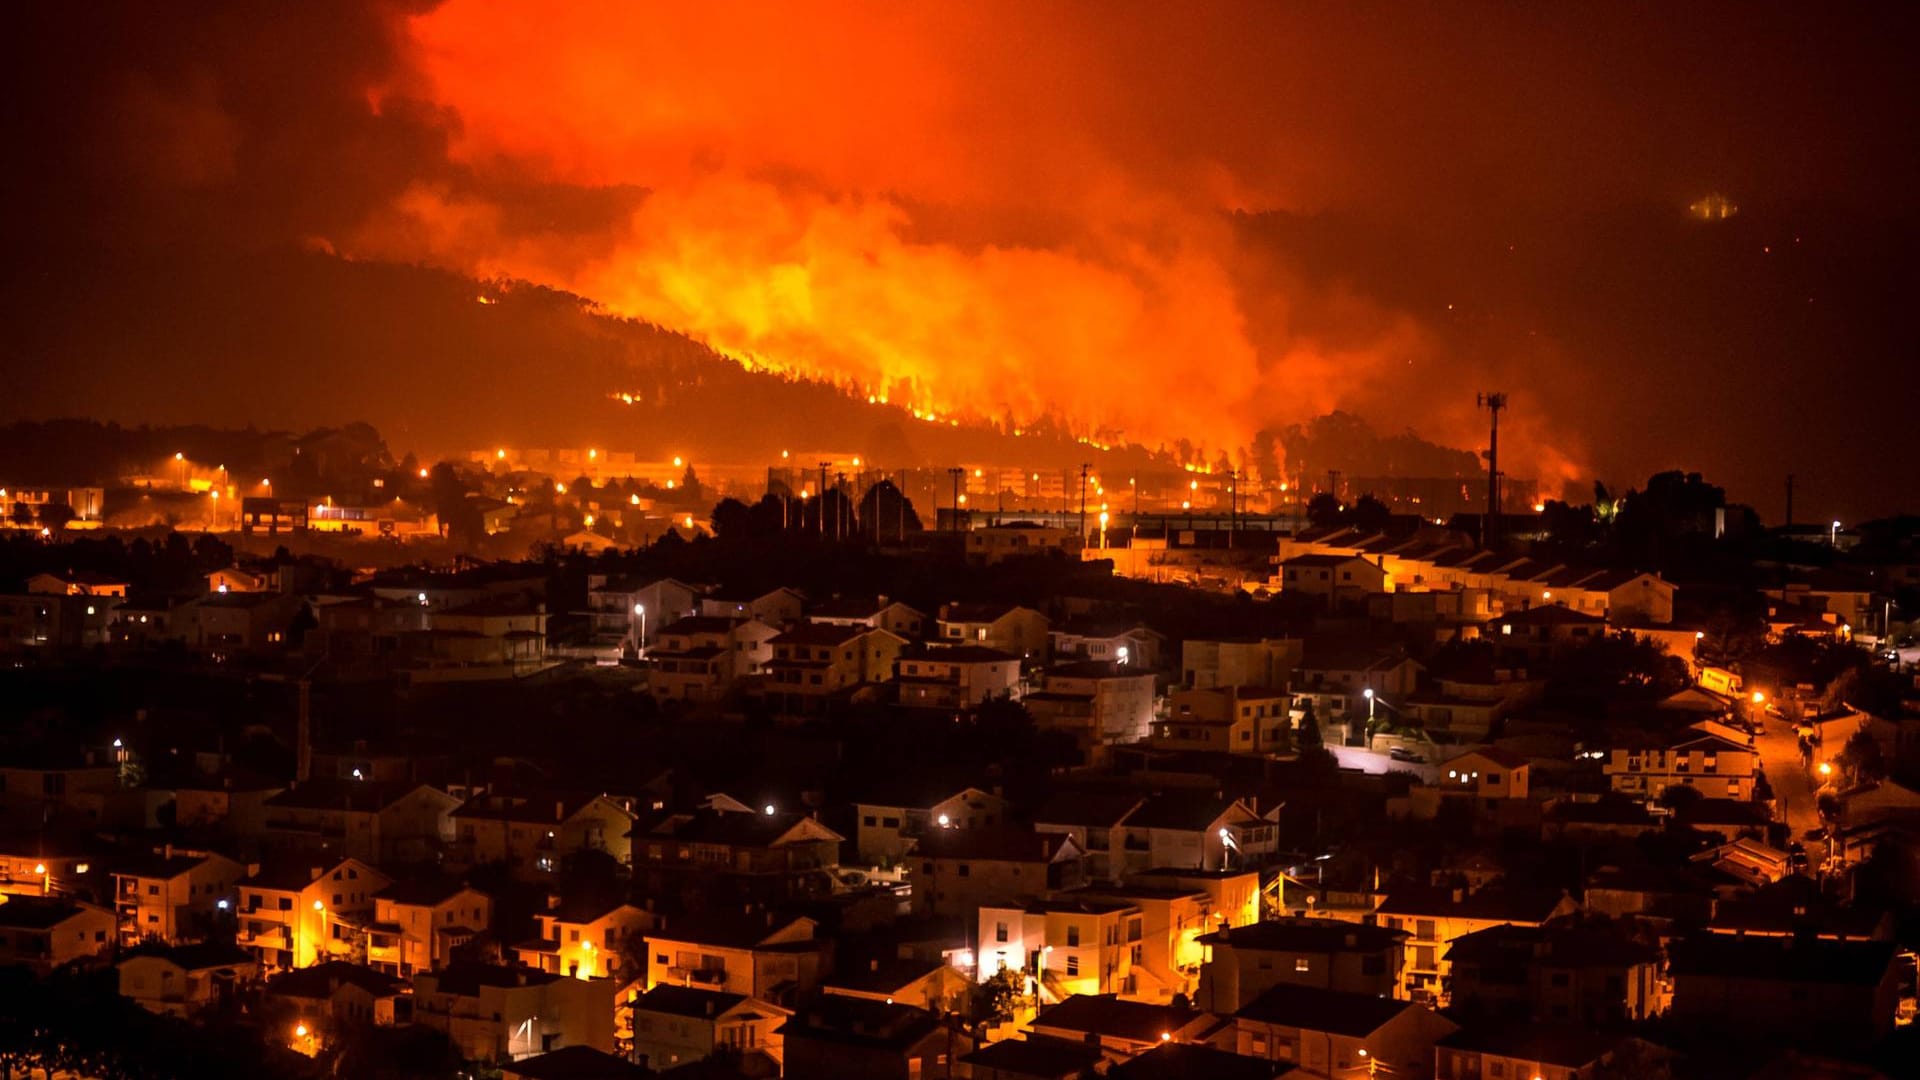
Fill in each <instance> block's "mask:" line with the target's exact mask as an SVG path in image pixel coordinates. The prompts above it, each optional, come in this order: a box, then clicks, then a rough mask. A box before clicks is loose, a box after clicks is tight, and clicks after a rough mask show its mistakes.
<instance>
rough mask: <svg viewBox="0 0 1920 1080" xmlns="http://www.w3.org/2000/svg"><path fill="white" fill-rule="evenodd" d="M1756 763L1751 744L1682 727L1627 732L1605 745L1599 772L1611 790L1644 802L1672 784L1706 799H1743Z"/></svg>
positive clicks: (1748, 795)
mask: <svg viewBox="0 0 1920 1080" xmlns="http://www.w3.org/2000/svg"><path fill="white" fill-rule="evenodd" d="M1759 764H1760V755H1759V753H1758V751H1756V750H1755V749H1754V748H1753V747H1751V746H1744V745H1741V744H1739V743H1735V742H1731V741H1729V740H1727V739H1722V738H1719V737H1718V736H1714V735H1708V734H1706V733H1704V732H1700V731H1696V730H1693V729H1688V730H1686V731H1684V732H1682V733H1680V734H1679V735H1676V736H1667V737H1661V736H1650V735H1638V734H1629V735H1628V736H1627V737H1626V738H1624V739H1621V740H1620V741H1619V742H1617V743H1616V744H1615V745H1613V746H1611V747H1609V748H1608V750H1607V760H1606V763H1605V765H1604V766H1603V770H1604V771H1605V773H1606V776H1607V782H1608V784H1609V785H1610V786H1611V787H1612V788H1613V790H1614V791H1617V792H1619V793H1621V794H1623V795H1633V796H1637V797H1640V798H1644V799H1647V800H1648V801H1656V800H1658V799H1659V798H1660V796H1661V793H1663V792H1665V791H1666V790H1667V789H1668V788H1669V787H1673V786H1675V785H1678V784H1683V785H1685V786H1687V787H1690V788H1693V789H1694V790H1695V791H1698V792H1699V793H1700V794H1701V795H1703V796H1705V797H1707V798H1709V799H1749V798H1752V797H1753V786H1754V783H1755V779H1754V774H1755V772H1756V771H1757V770H1758V768H1759Z"/></svg>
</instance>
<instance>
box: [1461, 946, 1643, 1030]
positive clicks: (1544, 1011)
mask: <svg viewBox="0 0 1920 1080" xmlns="http://www.w3.org/2000/svg"><path fill="white" fill-rule="evenodd" d="M1447 962H1448V964H1449V965H1450V968H1451V972H1452V979H1453V981H1452V984H1451V987H1450V991H1451V999H1452V1002H1453V1004H1454V1005H1456V1006H1461V1007H1465V1008H1472V1009H1478V1010H1480V1011H1482V1012H1483V1013H1486V1014H1490V1015H1504V1016H1509V1017H1524V1018H1527V1019H1531V1020H1535V1021H1539V1022H1542V1023H1562V1024H1564V1023H1574V1024H1582V1025H1586V1026H1588V1027H1608V1026H1618V1025H1620V1024H1622V1023H1629V1022H1638V1021H1641V1020H1646V1019H1649V1018H1650V1017H1653V1016H1655V1015H1657V1014H1659V1013H1660V1012H1662V1011H1664V1004H1665V1003H1664V999H1663V994H1662V992H1661V989H1660V955H1659V953H1658V951H1656V950H1655V949H1653V948H1652V947H1650V946H1647V945H1644V944H1641V943H1640V942H1637V941H1634V940H1632V939H1631V938H1629V937H1628V936H1627V935H1626V933H1625V932H1624V931H1622V930H1620V929H1617V928H1615V927H1613V926H1611V925H1606V924H1592V923H1586V924H1581V923H1550V924H1548V925H1546V926H1513V925H1500V926H1492V927H1488V928H1487V929H1485V930H1476V931H1474V932H1473V933H1470V934H1462V935H1461V936H1459V937H1457V938H1455V939H1454V940H1453V944H1452V945H1451V946H1449V947H1448V949H1447Z"/></svg>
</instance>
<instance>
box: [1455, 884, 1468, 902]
mask: <svg viewBox="0 0 1920 1080" xmlns="http://www.w3.org/2000/svg"><path fill="white" fill-rule="evenodd" d="M1466 898H1467V890H1465V889H1462V888H1457V887H1456V888H1455V889H1454V890H1453V902H1454V903H1456V904H1458V903H1460V902H1461V901H1463V900H1465V899H1466Z"/></svg>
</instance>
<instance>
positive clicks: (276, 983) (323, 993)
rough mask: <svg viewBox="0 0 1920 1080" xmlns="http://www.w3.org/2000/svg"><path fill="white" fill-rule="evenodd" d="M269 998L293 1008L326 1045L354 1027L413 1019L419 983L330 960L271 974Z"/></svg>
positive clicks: (311, 1034)
mask: <svg viewBox="0 0 1920 1080" xmlns="http://www.w3.org/2000/svg"><path fill="white" fill-rule="evenodd" d="M266 997H267V1000H268V1001H271V1002H274V1003H276V1004H279V1005H280V1006H282V1007H283V1008H284V1009H286V1010H287V1012H289V1013H291V1014H292V1016H293V1019H294V1022H295V1023H296V1024H297V1025H299V1026H300V1027H304V1028H306V1029H307V1038H309V1039H310V1040H311V1042H310V1043H309V1045H311V1046H315V1047H320V1046H325V1045H327V1044H328V1043H331V1042H333V1041H334V1040H335V1039H337V1038H338V1037H339V1036H340V1034H341V1033H342V1032H344V1031H347V1030H349V1029H352V1028H357V1027H363V1026H367V1025H372V1026H375V1027H392V1026H394V1025H395V1024H409V1023H412V1022H413V987H412V985H411V984H409V983H408V982H407V981H406V980H404V979H399V978H395V977H394V976H392V975H387V974H383V973H381V972H378V971H375V970H374V969H372V968H370V967H365V966H363V965H360V964H353V963H348V962H347V961H345V960H325V961H322V962H320V963H318V964H315V965H313V966H312V967H304V968H301V969H299V970H298V971H284V972H281V973H280V974H278V975H275V976H274V977H272V978H271V979H269V980H267V986H266Z"/></svg>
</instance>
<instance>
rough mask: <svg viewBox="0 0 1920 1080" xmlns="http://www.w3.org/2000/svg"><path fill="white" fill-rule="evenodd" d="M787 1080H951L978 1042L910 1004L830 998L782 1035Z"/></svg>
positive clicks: (793, 1019)
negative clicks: (974, 1043) (974, 1042)
mask: <svg viewBox="0 0 1920 1080" xmlns="http://www.w3.org/2000/svg"><path fill="white" fill-rule="evenodd" d="M777 1034H778V1035H780V1037H781V1038H782V1039H783V1040H784V1043H785V1045H784V1050H785V1053H786V1061H785V1068H784V1070H783V1072H782V1076H784V1077H786V1078H787V1080H951V1078H953V1077H957V1076H966V1075H968V1073H967V1071H966V1067H965V1066H963V1065H961V1064H960V1063H959V1062H960V1059H961V1058H962V1057H964V1056H965V1055H967V1054H968V1053H969V1052H971V1051H972V1050H973V1038H972V1037H971V1036H969V1035H968V1034H967V1033H966V1031H965V1030H964V1029H962V1028H961V1027H960V1026H959V1025H958V1024H957V1023H950V1022H948V1021H945V1020H943V1019H942V1018H940V1017H937V1016H935V1015H934V1014H932V1013H930V1012H928V1011H926V1010H925V1009H916V1008H914V1007H912V1006H910V1005H889V1004H887V1003H886V1002H882V1001H868V1000H866V999H864V998H851V997H843V996H838V995H829V996H826V997H823V998H820V999H819V1000H818V1001H816V1002H814V1003H813V1004H811V1005H809V1006H807V1007H806V1008H803V1009H800V1010H799V1011H797V1012H795V1013H794V1014H793V1015H792V1016H789V1017H788V1018H787V1020H786V1022H785V1023H784V1024H782V1025H781V1026H780V1028H779V1030H778V1032H777Z"/></svg>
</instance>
